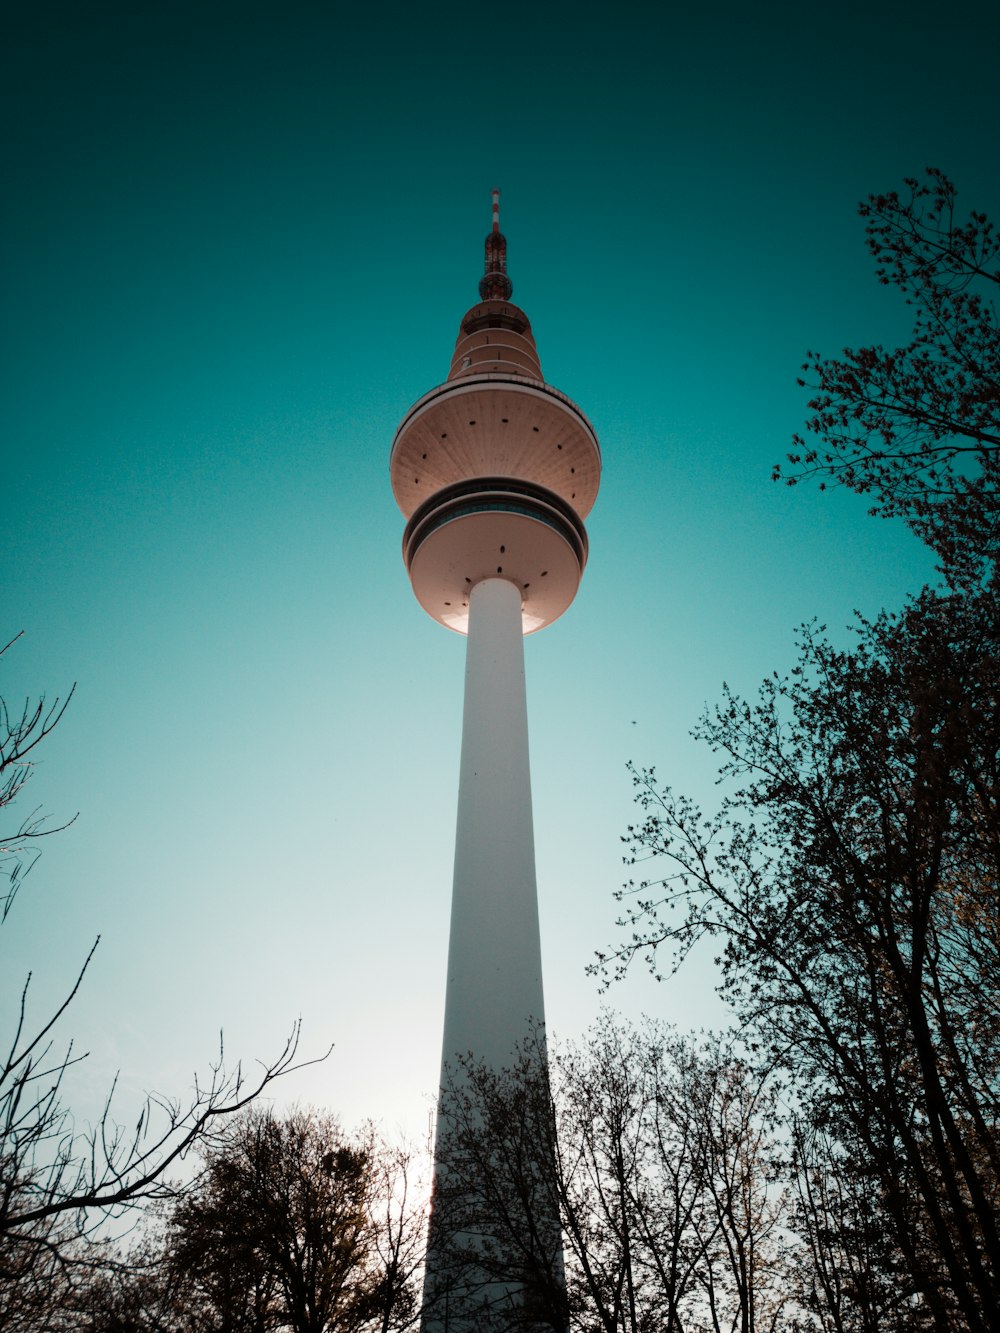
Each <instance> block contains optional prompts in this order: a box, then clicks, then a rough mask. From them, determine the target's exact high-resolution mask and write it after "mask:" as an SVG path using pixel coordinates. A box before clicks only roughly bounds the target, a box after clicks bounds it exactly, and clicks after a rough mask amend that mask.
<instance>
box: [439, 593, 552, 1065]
mask: <svg viewBox="0 0 1000 1333" xmlns="http://www.w3.org/2000/svg"><path fill="white" fill-rule="evenodd" d="M522 634H523V631H522V627H521V594H520V591H519V589H518V588H517V587H515V585H514V584H513V583H509V582H507V581H506V580H505V579H499V578H493V579H485V580H484V581H483V582H482V583H477V584H476V586H475V587H474V588H473V589H472V592H471V594H470V597H469V634H468V641H467V647H466V659H465V709H464V713H463V718H462V763H461V771H460V775H459V787H458V821H457V830H456V837H455V874H454V881H453V885H452V903H451V937H450V943H449V949H448V983H447V991H446V998H445V1017H444V1043H443V1046H442V1061H443V1063H447V1062H449V1061H454V1059H455V1056H456V1054H457V1055H464V1054H466V1053H467V1052H468V1051H474V1052H475V1055H476V1058H477V1059H479V1060H482V1061H483V1062H485V1063H486V1064H488V1065H490V1066H491V1067H493V1068H495V1069H498V1070H499V1069H503V1068H506V1067H509V1066H510V1064H511V1063H512V1060H513V1058H514V1055H515V1051H516V1048H517V1047H518V1046H519V1045H521V1044H522V1043H523V1042H524V1039H525V1037H526V1036H527V1035H528V1024H529V1022H531V1021H534V1022H536V1023H542V1022H543V1021H544V1012H543V1010H544V1006H543V1001H542V956H541V945H540V943H539V934H538V895H537V890H536V886H535V843H534V830H533V827H532V817H531V777H530V773H529V767H528V711H527V702H526V698H525V688H524V641H523V637H522Z"/></svg>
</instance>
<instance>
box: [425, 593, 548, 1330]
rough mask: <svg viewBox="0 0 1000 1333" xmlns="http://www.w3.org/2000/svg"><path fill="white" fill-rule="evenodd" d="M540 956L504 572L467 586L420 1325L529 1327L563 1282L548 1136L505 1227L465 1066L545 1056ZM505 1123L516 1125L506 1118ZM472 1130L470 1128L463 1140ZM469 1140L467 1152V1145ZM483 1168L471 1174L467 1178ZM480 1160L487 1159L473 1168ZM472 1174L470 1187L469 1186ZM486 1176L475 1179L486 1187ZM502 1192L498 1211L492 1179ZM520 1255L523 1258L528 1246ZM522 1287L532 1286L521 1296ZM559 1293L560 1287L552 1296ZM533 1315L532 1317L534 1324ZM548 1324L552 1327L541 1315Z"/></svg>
mask: <svg viewBox="0 0 1000 1333" xmlns="http://www.w3.org/2000/svg"><path fill="white" fill-rule="evenodd" d="M544 1021H545V1013H544V1001H543V995H542V955H541V943H540V938H539V929H538V899H537V891H536V886H535V849H534V833H533V828H532V814H531V778H530V773H529V763H528V715H527V703H526V697H525V682H524V647H523V627H522V621H521V593H520V590H519V589H518V587H517V586H516V585H515V584H514V583H511V582H509V581H507V580H506V579H501V578H492V579H485V580H483V581H482V582H480V583H477V584H476V585H475V587H474V588H473V589H472V592H471V594H470V595H469V623H468V640H467V649H466V667H465V709H464V714H463V722H462V760H461V772H460V777H459V793H458V827H457V834H456V840H455V873H454V881H453V887H452V908H451V935H450V941H449V949H448V982H447V992H446V999H445V1019H444V1041H443V1045H442V1052H441V1094H440V1100H439V1104H438V1120H437V1133H436V1137H435V1162H434V1177H435V1198H434V1206H433V1211H432V1214H431V1232H430V1238H429V1243H428V1249H427V1266H426V1276H425V1285H424V1310H423V1320H422V1324H421V1329H422V1333H473V1331H474V1330H475V1331H476V1333H480V1331H482V1330H498V1329H499V1330H505V1331H506V1330H507V1329H512V1328H521V1327H526V1326H529V1325H530V1323H531V1321H530V1319H529V1320H528V1322H527V1323H526V1322H525V1316H526V1314H527V1311H526V1309H525V1300H526V1299H531V1300H532V1301H535V1300H537V1299H538V1297H537V1294H536V1293H535V1291H534V1289H535V1288H537V1287H538V1285H539V1283H541V1285H542V1286H543V1287H544V1288H547V1291H548V1299H549V1301H550V1302H552V1300H553V1291H555V1292H556V1293H558V1292H559V1291H561V1289H562V1247H561V1239H560V1234H559V1220H558V1210H557V1208H556V1207H555V1205H554V1201H553V1199H554V1194H553V1185H554V1182H555V1172H556V1164H555V1159H554V1152H553V1145H552V1142H551V1140H550V1139H549V1138H548V1136H547V1135H546V1136H543V1138H542V1140H541V1141H539V1140H538V1139H535V1140H534V1141H533V1143H532V1151H531V1159H530V1163H529V1164H527V1165H526V1166H525V1171H526V1173H527V1174H525V1176H524V1178H523V1180H522V1181H521V1182H520V1183H521V1185H522V1186H523V1185H525V1184H527V1183H528V1182H529V1179H530V1181H531V1182H533V1189H532V1191H531V1192H532V1193H533V1194H534V1195H535V1196H536V1197H535V1198H534V1199H533V1202H532V1203H531V1205H530V1212H529V1213H526V1214H525V1216H524V1217H523V1219H520V1222H521V1225H519V1224H518V1223H516V1222H515V1223H514V1226H517V1227H518V1230H519V1234H517V1235H514V1234H512V1214H511V1207H512V1208H513V1210H515V1211H516V1210H517V1209H518V1207H519V1204H518V1201H517V1195H518V1194H519V1191H518V1189H517V1183H518V1182H516V1181H511V1180H510V1179H509V1178H508V1174H507V1166H506V1165H505V1164H504V1163H503V1162H501V1161H500V1160H498V1161H497V1163H496V1172H497V1175H496V1180H495V1181H494V1184H493V1186H491V1185H490V1184H489V1183H488V1182H489V1179H490V1172H491V1170H492V1169H493V1168H492V1167H491V1166H490V1164H489V1163H490V1158H491V1155H492V1154H493V1153H494V1152H496V1153H497V1156H498V1159H499V1158H502V1156H503V1150H502V1149H501V1148H499V1146H498V1145H497V1144H496V1143H495V1142H494V1140H493V1138H492V1135H493V1134H494V1132H495V1126H492V1125H488V1124H486V1123H485V1122H484V1120H483V1116H484V1107H483V1106H482V1104H481V1101H480V1094H479V1092H477V1090H476V1089H477V1088H481V1086H482V1085H481V1084H477V1083H476V1071H485V1073H486V1075H487V1077H488V1078H493V1077H495V1076H499V1077H500V1087H501V1088H505V1087H506V1086H507V1084H506V1082H505V1079H504V1075H505V1072H506V1071H512V1070H513V1069H514V1066H515V1065H518V1074H517V1076H516V1077H518V1078H522V1077H523V1074H524V1069H525V1064H524V1061H525V1059H530V1060H532V1061H533V1062H534V1063H533V1064H532V1065H531V1066H529V1068H534V1069H537V1071H538V1072H539V1073H540V1072H541V1071H542V1069H543V1068H544V1061H545V1038H544ZM507 1128H514V1127H510V1126H508V1127H507ZM470 1135H471V1139H470ZM470 1148H471V1151H470ZM473 1163H474V1168H473V1173H472V1174H480V1173H481V1174H482V1179H480V1181H479V1182H478V1184H477V1183H476V1182H475V1181H474V1180H472V1179H470V1166H472V1165H473ZM484 1163H485V1164H486V1165H485V1166H484ZM470 1185H471V1188H470ZM484 1186H485V1188H484ZM496 1188H499V1189H500V1190H501V1191H503V1190H507V1191H510V1193H511V1196H512V1197H511V1201H510V1204H508V1206H506V1207H505V1208H504V1209H503V1211H504V1213H505V1214H506V1221H504V1222H501V1220H500V1218H499V1216H498V1211H499V1209H498V1205H497V1202H496V1199H495V1198H493V1199H492V1200H491V1198H490V1195H491V1193H492V1190H493V1189H496ZM526 1256H528V1257H527V1258H526ZM526 1287H527V1288H530V1289H532V1295H531V1296H530V1297H528V1295H527V1290H526ZM554 1299H555V1301H556V1302H558V1295H557V1294H556V1295H555V1297H554ZM532 1326H533V1325H532ZM547 1326H549V1327H551V1325H547Z"/></svg>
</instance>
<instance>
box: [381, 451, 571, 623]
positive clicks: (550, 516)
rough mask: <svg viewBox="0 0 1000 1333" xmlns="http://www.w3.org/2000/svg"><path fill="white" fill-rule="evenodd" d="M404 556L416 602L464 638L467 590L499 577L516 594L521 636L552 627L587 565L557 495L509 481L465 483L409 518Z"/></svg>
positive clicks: (447, 490)
mask: <svg viewBox="0 0 1000 1333" xmlns="http://www.w3.org/2000/svg"><path fill="white" fill-rule="evenodd" d="M403 559H404V560H405V562H406V567H407V569H408V571H409V574H410V580H411V582H412V584H413V591H414V593H415V594H416V597H417V601H418V602H419V603H420V605H421V606H422V607H423V608H424V610H425V611H426V612H427V613H428V615H430V616H432V617H433V618H434V619H435V620H437V621H439V622H440V623H441V624H442V625H445V626H446V627H447V628H448V629H452V630H455V631H456V632H457V633H459V634H464V633H466V631H467V629H468V619H469V607H468V603H469V593H470V592H471V590H472V588H473V587H474V586H475V585H476V584H477V583H479V582H480V581H481V580H483V579H487V578H504V579H507V580H509V581H510V582H511V583H513V584H515V585H516V586H517V587H518V589H519V590H520V593H521V620H522V625H523V628H524V632H525V634H532V633H534V632H535V631H536V630H539V629H542V628H544V626H546V625H550V624H551V623H552V621H553V620H556V619H557V618H558V617H559V616H561V615H562V613H563V612H564V611H565V610H566V608H567V607H568V606H569V605H570V603H571V602H572V601H573V598H574V597H575V596H576V591H577V588H578V587H579V586H580V579H581V577H582V575H583V569H584V566H585V565H586V563H587V534H586V531H585V529H584V526H583V523H582V522H581V520H580V518H579V516H578V514H577V513H576V512H575V510H574V509H573V507H572V505H571V504H567V503H566V501H565V500H564V499H562V497H561V496H559V495H558V494H556V493H555V492H553V491H550V490H547V489H546V488H545V487H543V486H538V485H535V484H533V483H531V482H528V481H524V480H523V479H521V478H513V477H477V478H474V479H472V480H467V479H463V480H462V481H459V482H455V483H453V484H452V485H450V486H446V487H443V488H442V489H441V490H439V491H437V492H436V493H435V494H434V495H432V496H430V497H429V498H428V499H427V500H425V501H424V502H423V503H422V504H421V505H420V506H419V507H418V508H417V509H416V510H415V511H414V513H413V515H412V517H411V518H410V521H409V522H408V523H407V525H406V531H405V532H404V534H403Z"/></svg>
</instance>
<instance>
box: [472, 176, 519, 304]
mask: <svg viewBox="0 0 1000 1333" xmlns="http://www.w3.org/2000/svg"><path fill="white" fill-rule="evenodd" d="M513 290H514V284H513V283H512V282H511V280H510V278H508V277H507V239H506V237H505V236H504V235H503V233H502V232H501V231H500V191H499V190H494V191H493V230H492V231H491V232H490V234H489V236H487V238H486V269H485V272H484V274H483V277H482V279H481V280H480V283H479V296H480V299H481V300H483V301H509V300H510V297H511V293H512V292H513Z"/></svg>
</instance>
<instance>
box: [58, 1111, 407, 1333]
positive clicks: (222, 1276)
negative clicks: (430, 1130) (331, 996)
mask: <svg viewBox="0 0 1000 1333" xmlns="http://www.w3.org/2000/svg"><path fill="white" fill-rule="evenodd" d="M201 1157H202V1170H201V1171H200V1173H199V1177H198V1181H197V1183H196V1185H195V1186H194V1188H193V1189H192V1190H190V1191H188V1192H187V1193H186V1194H185V1195H184V1196H183V1197H181V1198H179V1199H177V1200H175V1201H173V1202H172V1203H169V1204H167V1205H165V1206H164V1207H163V1208H162V1209H161V1210H160V1214H159V1216H158V1218H157V1219H156V1220H155V1223H154V1224H152V1225H150V1226H149V1227H148V1228H147V1230H146V1231H145V1233H144V1235H143V1238H142V1241H141V1243H140V1244H139V1245H138V1246H137V1247H135V1248H134V1249H133V1250H132V1251H131V1252H130V1253H119V1254H118V1255H117V1259H118V1262H117V1264H115V1263H114V1262H112V1264H111V1265H109V1266H108V1268H107V1269H106V1271H105V1272H103V1273H100V1274H98V1276H97V1280H96V1281H94V1282H92V1283H90V1284H89V1285H88V1284H84V1286H83V1290H82V1291H81V1292H78V1293H77V1294H76V1295H75V1298H74V1300H73V1301H71V1302H69V1303H67V1306H66V1320H67V1322H66V1328H67V1330H69V1329H72V1330H79V1331H80V1333H82V1330H84V1329H91V1328H95V1329H97V1328H101V1329H103V1328H104V1327H105V1326H106V1325H107V1324H108V1323H109V1322H112V1321H114V1320H115V1319H125V1320H128V1321H131V1322H130V1324H129V1325H128V1329H129V1333H181V1331H182V1330H188V1329H190V1330H198V1333H270V1331H271V1330H274V1333H277V1331H278V1330H287V1331H288V1333H402V1331H403V1330H406V1329H408V1328H410V1327H411V1326H412V1325H413V1324H414V1323H415V1322H416V1319H417V1317H418V1307H417V1299H416V1285H417V1279H418V1274H419V1270H420V1267H421V1264H422V1260H423V1240H424V1229H425V1228H424V1220H425V1219H424V1208H423V1206H422V1205H423V1199H420V1198H419V1195H420V1191H419V1189H417V1190H414V1188H413V1187H414V1180H413V1170H414V1162H413V1159H412V1156H411V1154H410V1153H409V1152H408V1151H407V1150H406V1149H404V1148H402V1147H400V1146H398V1145H389V1144H387V1143H385V1142H383V1141H382V1140H381V1139H380V1138H379V1136H378V1135H377V1134H376V1133H375V1131H374V1129H373V1128H372V1127H371V1126H367V1127H365V1128H364V1129H363V1130H362V1131H361V1132H360V1133H358V1134H353V1135H349V1134H346V1133H345V1132H344V1130H343V1129H342V1128H341V1126H340V1124H339V1122H338V1121H337V1120H336V1119H335V1118H334V1117H333V1116H330V1115H323V1114H319V1113H317V1112H314V1111H303V1110H297V1111H292V1112H290V1113H288V1114H286V1115H276V1114H274V1113H272V1112H268V1111H263V1110H258V1109H257V1108H250V1109H249V1110H247V1111H246V1112H244V1113H243V1114H242V1115H240V1116H238V1117H237V1118H236V1119H235V1120H234V1121H231V1122H230V1123H229V1125H228V1127H227V1129H226V1131H225V1133H224V1134H223V1135H222V1136H221V1138H220V1139H219V1140H218V1141H216V1142H215V1143H214V1144H212V1145H211V1146H208V1147H206V1148H204V1149H203V1150H202V1151H201ZM115 1257H116V1256H114V1255H112V1256H111V1258H112V1260H114V1258H115ZM122 1333H125V1330H124V1328H123V1330H122Z"/></svg>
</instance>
